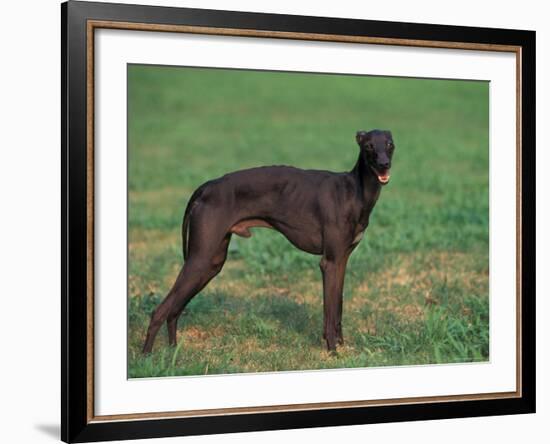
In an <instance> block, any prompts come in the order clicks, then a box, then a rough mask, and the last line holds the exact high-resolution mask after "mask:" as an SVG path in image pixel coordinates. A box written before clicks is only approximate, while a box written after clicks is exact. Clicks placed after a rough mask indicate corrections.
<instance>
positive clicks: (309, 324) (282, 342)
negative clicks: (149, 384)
mask: <svg viewBox="0 0 550 444" xmlns="http://www.w3.org/2000/svg"><path fill="white" fill-rule="evenodd" d="M128 80H129V84H128V90H129V99H128V100H129V107H128V112H129V119H128V120H129V131H128V137H129V146H128V187H129V213H128V218H129V222H128V223H129V237H128V241H129V261H128V266H129V276H128V282H129V285H128V292H129V294H128V297H129V301H128V307H129V313H128V316H129V333H128V343H129V376H130V377H146V376H168V375H193V374H205V373H234V372H252V371H254V372H257V371H280V370H298V369H317V368H336V367H365V366H382V365H411V364H431V363H450V362H472V361H485V360H487V359H488V353H489V346H488V344H489V317H488V316H489V315H488V313H489V300H488V285H489V284H488V273H489V262H488V257H489V255H488V238H489V237H488V219H489V212H488V196H489V188H488V180H489V179H488V137H489V131H488V129H489V122H488V104H489V102H488V97H489V95H488V94H489V89H488V84H487V83H485V82H464V81H447V80H425V79H397V78H381V77H359V76H331V75H311V74H289V73H266V72H252V71H234V70H214V69H192V68H191V69H190V68H166V67H163V68H159V67H145V66H130V67H129V70H128ZM372 128H382V129H391V130H392V133H393V135H394V139H395V142H396V147H397V148H396V153H395V156H394V162H393V168H392V180H391V183H390V184H389V185H388V186H387V187H385V188H384V189H383V191H382V195H381V197H380V200H379V202H378V204H377V206H376V208H375V210H374V212H373V214H372V216H371V221H370V226H369V228H368V230H367V233H366V236H365V237H364V239H363V240H362V242H361V244H360V245H359V247H358V248H357V249H356V251H355V252H354V253H353V255H352V257H351V259H350V263H349V266H348V270H347V274H346V285H345V291H344V319H343V325H344V337H345V341H346V342H345V345H344V346H343V347H341V348H339V351H338V353H337V355H331V354H329V353H327V352H326V351H325V346H324V343H323V341H322V287H321V278H320V272H319V267H318V263H319V257H316V256H312V255H308V254H306V253H303V252H300V251H298V250H296V249H295V248H294V247H292V246H291V245H290V244H289V243H288V241H286V239H284V238H283V237H282V235H280V234H278V233H276V232H273V231H271V230H265V229H254V235H253V236H252V238H250V239H242V238H238V237H236V236H234V237H233V239H232V241H231V245H230V250H229V259H228V261H227V263H226V266H225V268H224V270H223V271H222V273H221V274H220V275H219V276H218V277H216V278H215V279H214V280H213V281H212V282H211V283H210V284H209V285H208V286H207V287H206V288H205V289H204V290H203V291H202V292H201V294H199V295H197V296H196V297H195V298H194V299H193V300H192V301H191V302H190V304H189V305H188V308H187V309H186V311H185V313H184V314H183V315H182V317H181V318H180V322H179V329H178V338H179V346H178V347H177V348H175V349H174V348H170V347H168V346H167V338H166V332H165V329H162V330H161V333H160V334H159V336H158V338H157V342H156V344H155V349H154V353H153V354H151V355H150V356H148V357H143V356H141V354H140V349H141V346H142V343H143V340H144V336H145V332H146V328H147V325H148V321H149V316H150V313H151V311H152V310H153V309H154V307H155V306H156V304H157V303H158V302H160V301H161V300H162V298H163V297H164V296H165V294H166V292H167V291H168V290H169V287H170V286H171V284H172V283H173V280H174V279H175V277H176V275H177V273H178V271H179V268H180V267H181V264H182V254H181V240H180V225H181V220H182V216H183V212H184V210H185V206H186V203H187V199H188V198H189V197H190V195H191V193H192V191H193V190H194V189H195V188H196V187H197V186H199V185H200V184H201V183H203V182H204V181H206V180H209V179H212V178H215V177H218V176H220V175H222V174H225V173H227V172H230V171H234V170H238V169H242V168H247V167H252V166H259V165H271V164H289V165H294V166H297V167H302V168H321V169H329V170H334V171H344V170H350V169H351V168H352V166H353V164H354V163H355V160H356V157H357V154H358V147H357V146H356V144H355V141H354V136H355V132H356V131H357V130H359V129H365V130H369V129H372Z"/></svg>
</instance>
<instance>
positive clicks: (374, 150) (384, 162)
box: [355, 130, 395, 185]
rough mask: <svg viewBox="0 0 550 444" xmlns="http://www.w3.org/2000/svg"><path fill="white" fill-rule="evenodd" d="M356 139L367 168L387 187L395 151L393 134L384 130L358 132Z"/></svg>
mask: <svg viewBox="0 0 550 444" xmlns="http://www.w3.org/2000/svg"><path fill="white" fill-rule="evenodd" d="M355 138H356V140H357V143H358V145H359V148H360V149H361V153H362V156H361V157H362V158H363V160H364V162H365V163H366V165H365V166H367V167H368V168H370V169H371V170H372V171H373V172H374V174H375V175H376V177H377V178H378V182H380V183H381V184H382V185H386V184H387V183H388V182H389V181H390V168H391V159H392V156H393V151H394V150H395V145H394V144H393V137H392V135H391V132H390V131H383V130H372V131H368V132H367V131H357V134H356V136H355Z"/></svg>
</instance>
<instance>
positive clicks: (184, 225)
mask: <svg viewBox="0 0 550 444" xmlns="http://www.w3.org/2000/svg"><path fill="white" fill-rule="evenodd" d="M203 190H204V186H200V187H199V188H197V189H196V190H195V192H194V193H193V194H192V195H191V198H190V199H189V202H187V207H186V208H185V214H184V215H183V223H182V224H181V240H182V249H183V259H184V260H187V247H188V244H187V238H188V236H189V217H190V216H191V211H192V210H193V207H194V206H195V203H196V202H195V201H196V200H197V199H198V198H199V197H200V195H201V194H202V192H203Z"/></svg>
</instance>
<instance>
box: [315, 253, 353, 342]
mask: <svg viewBox="0 0 550 444" xmlns="http://www.w3.org/2000/svg"><path fill="white" fill-rule="evenodd" d="M347 260H348V256H347V255H345V256H344V255H343V256H341V257H339V258H337V259H332V258H331V259H328V258H327V257H323V259H321V264H320V266H321V272H322V273H323V305H324V327H323V337H324V338H325V339H326V341H327V348H328V349H329V350H330V351H334V350H336V344H337V343H338V344H342V343H343V341H344V338H343V335H342V299H343V290H344V276H345V274H346V264H347Z"/></svg>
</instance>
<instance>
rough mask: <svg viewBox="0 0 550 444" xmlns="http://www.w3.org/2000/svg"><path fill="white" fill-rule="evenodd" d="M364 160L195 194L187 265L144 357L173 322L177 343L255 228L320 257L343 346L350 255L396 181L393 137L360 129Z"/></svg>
mask: <svg viewBox="0 0 550 444" xmlns="http://www.w3.org/2000/svg"><path fill="white" fill-rule="evenodd" d="M356 139H357V143H358V144H359V148H360V150H359V158H358V160H357V163H356V164H355V167H354V168H353V169H352V170H351V171H350V172H346V173H333V172H330V171H318V170H301V169H298V168H293V167H288V166H270V167H261V168H252V169H248V170H243V171H237V172H234V173H231V174H227V175H225V176H223V177H221V178H219V179H215V180H212V181H209V182H206V183H205V184H203V185H201V186H200V187H199V188H198V189H197V190H196V191H195V192H194V193H193V195H192V196H191V199H190V200H189V203H188V205H187V208H186V210H185V216H184V218H183V225H182V237H183V256H184V258H185V264H184V265H183V268H182V269H181V271H180V273H179V275H178V277H177V279H176V282H175V283H174V286H173V287H172V289H171V290H170V292H169V293H168V295H167V296H166V298H165V299H164V301H162V303H161V304H160V305H159V306H158V307H157V308H156V309H155V311H154V312H153V314H152V316H151V322H150V324H149V329H148V331H147V338H146V339H145V344H144V346H143V352H144V353H148V352H150V351H151V350H152V348H153V342H154V340H155V336H156V334H157V332H158V330H159V328H160V326H161V325H162V324H163V323H164V322H165V321H167V325H168V336H169V343H170V344H171V345H174V344H175V343H176V328H177V321H178V318H179V316H180V314H181V312H182V311H183V309H184V308H185V306H186V305H187V303H188V302H189V301H190V300H191V298H192V297H193V296H195V295H196V294H197V293H198V292H199V291H200V290H201V289H202V288H203V287H204V286H205V285H206V284H208V282H209V281H210V280H211V279H212V278H213V277H214V276H216V275H217V274H218V273H219V272H220V270H221V269H222V267H223V264H224V262H225V259H226V256H227V247H228V245H229V241H230V239H231V235H232V234H233V233H234V234H237V235H238V236H243V237H250V236H251V233H250V231H249V229H250V228H251V227H267V228H273V229H275V230H277V231H279V232H281V233H282V234H283V235H284V236H285V237H286V238H287V239H288V240H289V241H290V242H291V243H292V244H293V245H294V246H295V247H297V248H299V249H300V250H303V251H307V252H308V253H311V254H317V255H321V256H322V259H321V263H320V266H321V272H322V274H323V302H324V332H323V337H324V338H325V339H326V341H327V347H328V349H329V350H335V349H336V343H339V344H342V343H343V336H342V291H343V287H344V275H345V271H346V264H347V261H348V258H349V255H350V254H351V252H352V251H353V250H354V248H355V247H356V246H357V244H358V243H359V241H360V240H361V238H362V237H363V232H364V231H365V229H366V228H367V226H368V224H369V215H370V213H371V211H372V209H373V207H374V205H375V204H376V201H377V199H378V196H379V195H380V189H381V185H385V184H387V183H388V181H389V180H390V175H389V170H390V167H391V159H392V155H393V151H394V144H393V139H392V135H391V133H390V132H389V131H380V130H373V131H369V132H365V131H359V132H358V133H357V135H356Z"/></svg>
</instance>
